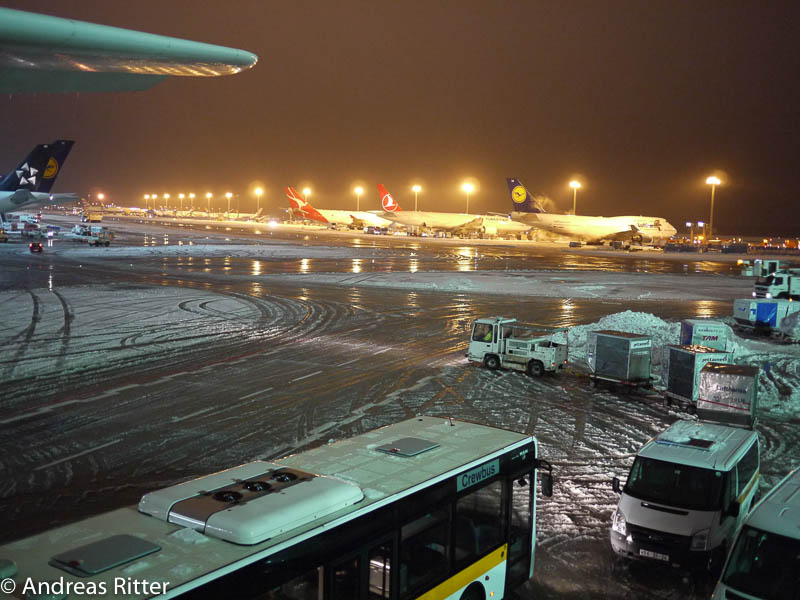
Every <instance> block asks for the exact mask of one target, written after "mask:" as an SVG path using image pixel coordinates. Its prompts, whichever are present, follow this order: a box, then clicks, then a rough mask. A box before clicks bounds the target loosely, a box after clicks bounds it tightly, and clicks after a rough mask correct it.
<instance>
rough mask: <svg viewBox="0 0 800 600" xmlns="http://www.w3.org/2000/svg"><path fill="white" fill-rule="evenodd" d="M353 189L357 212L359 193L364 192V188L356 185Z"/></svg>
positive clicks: (359, 203)
mask: <svg viewBox="0 0 800 600" xmlns="http://www.w3.org/2000/svg"><path fill="white" fill-rule="evenodd" d="M353 191H354V192H355V193H356V212H358V211H359V210H361V194H363V193H364V188H363V187H361V186H360V185H357V186H356V188H355V189H354V190H353Z"/></svg>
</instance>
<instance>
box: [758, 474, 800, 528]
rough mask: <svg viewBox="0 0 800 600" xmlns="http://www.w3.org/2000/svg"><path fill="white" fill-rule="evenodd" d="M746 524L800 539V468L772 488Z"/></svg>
mask: <svg viewBox="0 0 800 600" xmlns="http://www.w3.org/2000/svg"><path fill="white" fill-rule="evenodd" d="M745 523H746V524H747V525H750V526H751V527H755V528H757V529H761V530H762V531H769V532H770V533H777V534H779V535H785V536H787V537H791V538H794V539H800V468H797V469H795V470H794V471H792V472H791V473H789V474H788V475H787V476H786V477H784V478H783V480H782V481H781V482H780V483H779V484H778V485H776V486H775V487H774V488H772V490H771V491H770V492H769V493H768V494H767V495H766V496H764V499H763V500H761V502H759V503H758V505H757V506H756V507H755V508H754V509H753V511H752V512H751V513H750V514H749V515H748V516H747V520H746V521H745Z"/></svg>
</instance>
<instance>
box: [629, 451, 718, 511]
mask: <svg viewBox="0 0 800 600" xmlns="http://www.w3.org/2000/svg"><path fill="white" fill-rule="evenodd" d="M724 479H725V477H724V474H723V473H722V472H721V471H713V470H711V469H701V468H698V467H689V466H686V465H680V464H677V463H671V462H666V461H663V460H655V459H653V458H644V457H642V456H637V457H636V460H635V461H634V463H633V467H632V468H631V473H630V475H629V476H628V481H627V482H626V483H625V493H626V494H628V495H629V496H633V497H634V498H638V499H639V500H645V501H649V502H657V503H660V504H666V505H668V506H674V507H676V508H684V509H687V510H719V509H720V507H721V506H722V498H721V497H722V490H723V486H722V484H723V481H724Z"/></svg>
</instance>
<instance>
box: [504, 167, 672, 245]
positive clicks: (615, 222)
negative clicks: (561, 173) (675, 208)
mask: <svg viewBox="0 0 800 600" xmlns="http://www.w3.org/2000/svg"><path fill="white" fill-rule="evenodd" d="M506 183H508V191H509V192H510V193H511V204H512V206H513V212H512V213H511V218H512V219H514V220H515V221H521V222H523V223H528V224H530V225H532V226H533V227H534V228H536V229H541V230H544V231H549V232H551V233H555V234H558V235H563V236H567V237H569V238H572V239H574V240H584V241H589V242H602V241H611V240H621V241H629V242H630V241H635V242H639V243H642V244H646V243H651V242H656V241H661V240H666V239H668V238H670V237H672V236H673V235H675V233H677V230H676V229H675V228H674V227H673V226H672V225H670V224H669V223H668V222H667V220H666V219H664V218H663V217H634V216H624V217H585V216H582V215H558V214H554V213H548V212H546V211H545V210H544V208H543V207H542V205H541V204H539V202H537V201H536V199H535V198H534V197H533V196H531V194H530V193H529V192H528V190H527V189H526V188H525V186H524V185H522V183H521V182H520V181H519V180H518V179H514V178H508V179H506Z"/></svg>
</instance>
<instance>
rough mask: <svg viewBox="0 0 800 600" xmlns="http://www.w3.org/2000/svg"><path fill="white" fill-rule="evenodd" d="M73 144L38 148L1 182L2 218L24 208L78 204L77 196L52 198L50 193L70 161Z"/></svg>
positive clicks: (62, 195)
mask: <svg viewBox="0 0 800 600" xmlns="http://www.w3.org/2000/svg"><path fill="white" fill-rule="evenodd" d="M74 143H75V142H73V141H72V140H57V141H56V142H53V143H52V144H40V145H38V146H36V147H35V148H34V149H33V150H32V151H31V153H30V154H28V156H27V157H26V158H25V160H23V161H22V162H21V163H20V164H19V166H18V167H17V168H16V169H14V170H13V171H12V172H11V173H9V174H8V175H6V177H5V178H4V179H3V181H1V182H0V217H2V220H3V221H5V220H6V213H7V212H10V211H14V210H19V209H21V208H24V207H33V206H38V205H41V204H48V203H51V202H60V201H70V200H77V199H78V197H77V196H76V195H75V194H51V193H50V189H51V188H52V187H53V183H55V180H56V177H57V176H58V173H59V171H60V170H61V167H62V165H63V164H64V161H65V160H66V158H67V155H68V154H69V152H70V150H71V149H72V145H73V144H74Z"/></svg>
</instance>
